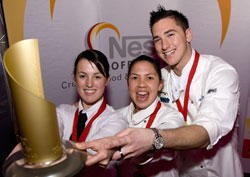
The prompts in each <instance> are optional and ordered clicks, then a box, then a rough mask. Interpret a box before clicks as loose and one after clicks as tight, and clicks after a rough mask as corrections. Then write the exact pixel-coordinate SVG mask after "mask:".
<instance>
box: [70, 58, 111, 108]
mask: <svg viewBox="0 0 250 177" xmlns="http://www.w3.org/2000/svg"><path fill="white" fill-rule="evenodd" d="M108 81H109V79H108V78H106V77H104V76H103V75H102V74H101V72H100V71H99V70H98V68H97V67H96V65H95V64H94V63H92V62H90V61H88V60H87V59H84V58H82V59H81V60H80V61H79V62H78V64H77V67H76V73H75V82H76V88H77V92H78V94H79V96H80V97H81V100H82V103H83V107H84V108H86V109H87V108H89V107H91V106H92V105H94V104H95V103H96V102H97V101H99V100H100V99H101V98H102V97H103V94H104V91H105V87H106V85H107V84H108Z"/></svg>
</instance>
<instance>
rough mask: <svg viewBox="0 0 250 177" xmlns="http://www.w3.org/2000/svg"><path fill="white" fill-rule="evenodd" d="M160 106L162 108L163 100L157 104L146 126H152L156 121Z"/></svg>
mask: <svg viewBox="0 0 250 177" xmlns="http://www.w3.org/2000/svg"><path fill="white" fill-rule="evenodd" d="M160 108H161V102H160V101H158V103H157V106H156V108H155V110H154V112H153V113H152V114H151V115H150V117H149V120H148V123H147V125H146V128H150V127H151V125H152V123H153V122H154V119H155V116H156V114H157V113H158V111H159V109H160Z"/></svg>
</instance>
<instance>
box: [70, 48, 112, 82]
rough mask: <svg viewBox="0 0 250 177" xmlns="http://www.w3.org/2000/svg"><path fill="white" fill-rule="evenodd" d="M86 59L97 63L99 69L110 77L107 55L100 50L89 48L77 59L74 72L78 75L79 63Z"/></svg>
mask: <svg viewBox="0 0 250 177" xmlns="http://www.w3.org/2000/svg"><path fill="white" fill-rule="evenodd" d="M82 59H86V60H88V61H90V62H92V63H94V64H95V65H96V67H97V68H98V70H99V71H100V72H101V73H102V75H103V76H104V77H106V78H108V77H109V62H108V59H107V57H106V56H105V55H104V54H103V53H102V52H100V51H98V50H94V49H87V50H85V51H83V52H81V53H80V54H79V55H78V56H77V57H76V60H75V63H74V71H73V74H74V75H76V68H77V64H78V63H79V61H80V60H82Z"/></svg>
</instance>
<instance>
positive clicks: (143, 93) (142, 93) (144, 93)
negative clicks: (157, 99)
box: [138, 92, 147, 95]
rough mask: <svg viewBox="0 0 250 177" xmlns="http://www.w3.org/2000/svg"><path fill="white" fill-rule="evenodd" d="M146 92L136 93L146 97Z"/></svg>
mask: <svg viewBox="0 0 250 177" xmlns="http://www.w3.org/2000/svg"><path fill="white" fill-rule="evenodd" d="M146 94H147V92H138V95H146Z"/></svg>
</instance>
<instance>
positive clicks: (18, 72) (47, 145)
mask: <svg viewBox="0 0 250 177" xmlns="http://www.w3.org/2000/svg"><path fill="white" fill-rule="evenodd" d="M3 64H4V68H5V70H6V73H7V76H8V82H9V85H10V89H11V97H12V102H13V106H14V111H15V123H16V126H17V130H18V136H19V139H20V142H21V145H22V150H21V153H22V156H21V157H19V158H17V159H15V158H13V157H12V159H14V160H13V161H12V162H11V163H10V164H9V165H8V167H7V168H6V170H5V174H4V175H5V177H12V176H15V177H24V176H25V177H34V176H36V177H46V176H48V177H49V176H50V177H51V176H53V177H65V176H67V177H69V176H74V175H75V174H77V172H78V171H80V170H81V169H82V168H83V166H84V163H85V161H86V153H84V152H82V151H79V150H77V149H75V148H73V145H72V144H71V143H70V141H66V140H65V141H61V139H60V135H59V130H58V122H57V118H56V109H55V106H54V104H52V103H51V102H49V101H47V100H46V99H45V97H44V91H43V83H42V75H41V69H40V58H39V49H38V40H37V39H27V40H22V41H19V42H17V43H15V44H13V45H11V47H10V48H8V49H7V51H6V52H5V54H4V59H3ZM14 154H16V153H14ZM9 158H10V159H11V156H10V157H9Z"/></svg>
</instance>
